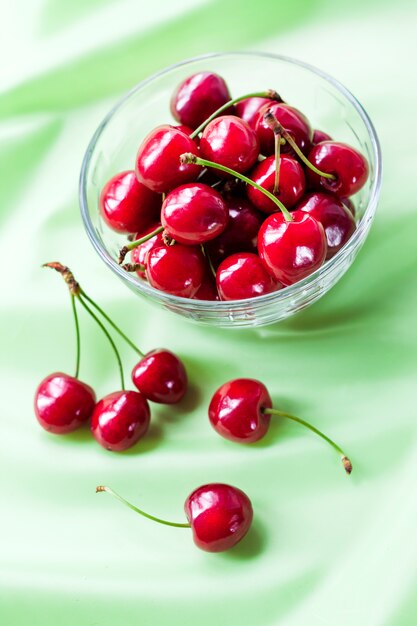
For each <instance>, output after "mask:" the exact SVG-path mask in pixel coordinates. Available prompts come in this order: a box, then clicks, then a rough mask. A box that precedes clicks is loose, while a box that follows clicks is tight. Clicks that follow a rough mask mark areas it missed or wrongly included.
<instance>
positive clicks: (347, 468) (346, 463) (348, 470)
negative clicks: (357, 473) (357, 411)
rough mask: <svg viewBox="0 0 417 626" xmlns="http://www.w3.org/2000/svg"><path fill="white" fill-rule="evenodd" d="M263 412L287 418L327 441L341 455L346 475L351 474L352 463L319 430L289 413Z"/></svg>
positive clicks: (267, 410)
mask: <svg viewBox="0 0 417 626" xmlns="http://www.w3.org/2000/svg"><path fill="white" fill-rule="evenodd" d="M263 412H264V413H266V414H267V415H277V416H278V417H287V418H288V419H290V420H293V422H297V423H298V424H301V425H302V426H305V427H306V428H309V429H310V430H311V431H312V432H313V433H315V434H316V435H318V436H319V437H321V438H322V439H324V440H325V441H327V443H329V444H330V445H331V446H332V448H334V449H335V450H336V452H338V453H339V454H340V455H341V457H342V463H343V467H344V468H345V471H346V473H347V474H350V473H351V472H352V463H351V462H350V459H349V458H348V457H347V456H346V454H345V453H344V451H343V450H342V448H341V447H340V446H338V445H337V443H335V442H334V441H333V440H332V439H330V438H329V437H327V435H325V434H324V433H322V432H321V430H319V429H318V428H316V427H315V426H312V424H309V423H308V422H305V421H304V420H302V419H301V418H299V417H295V415H290V414H289V413H285V412H284V411H278V410H277V409H264V410H263Z"/></svg>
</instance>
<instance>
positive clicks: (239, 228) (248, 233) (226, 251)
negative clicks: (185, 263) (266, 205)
mask: <svg viewBox="0 0 417 626" xmlns="http://www.w3.org/2000/svg"><path fill="white" fill-rule="evenodd" d="M225 202H226V207H227V209H228V211H229V222H228V224H227V226H226V228H225V230H224V231H223V232H222V233H221V234H220V235H219V236H218V237H216V238H215V239H213V240H212V241H210V242H209V243H208V244H207V245H206V250H207V253H208V255H209V257H210V259H211V262H212V263H213V265H214V266H215V267H217V266H218V265H219V263H220V262H221V261H222V260H223V259H224V258H226V257H227V256H229V255H231V254H234V253H235V252H257V241H258V231H259V228H260V226H261V224H262V221H263V219H264V216H263V215H262V214H261V213H259V211H257V210H256V209H255V207H254V206H253V205H252V204H251V203H250V202H248V201H247V200H246V199H245V198H241V197H234V196H230V197H227V198H226V199H225Z"/></svg>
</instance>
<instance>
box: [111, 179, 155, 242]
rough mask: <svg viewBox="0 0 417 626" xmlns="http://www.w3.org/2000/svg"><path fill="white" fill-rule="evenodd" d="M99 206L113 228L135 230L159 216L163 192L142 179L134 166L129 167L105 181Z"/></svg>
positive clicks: (142, 227)
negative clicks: (140, 179) (132, 167)
mask: <svg viewBox="0 0 417 626" xmlns="http://www.w3.org/2000/svg"><path fill="white" fill-rule="evenodd" d="M99 208H100V213H101V215H102V217H103V219H104V221H105V222H106V224H107V225H108V226H110V228H112V229H113V230H115V231H117V232H119V233H134V232H136V231H139V230H143V229H144V228H146V227H147V226H148V225H149V224H150V223H151V222H152V221H154V220H155V219H157V216H158V213H159V210H160V208H161V196H160V195H158V194H156V193H154V192H153V191H151V190H150V189H148V187H145V185H143V184H142V183H140V182H139V181H138V180H137V178H136V175H135V172H134V171H133V170H128V171H126V172H120V174H116V175H115V176H113V178H111V179H110V180H109V181H108V182H107V183H106V184H105V185H104V187H103V190H102V192H101V194H100V199H99Z"/></svg>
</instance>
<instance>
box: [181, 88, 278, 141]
mask: <svg viewBox="0 0 417 626" xmlns="http://www.w3.org/2000/svg"><path fill="white" fill-rule="evenodd" d="M246 98H268V99H269V100H275V101H276V102H283V99H282V98H281V96H280V95H279V94H278V93H277V92H276V91H275V90H274V89H267V90H266V91H255V92H254V93H247V94H246V95H245V96H239V97H238V98H233V100H229V101H228V102H226V104H223V105H222V106H221V107H219V108H218V109H217V111H214V113H212V114H211V115H210V116H209V117H208V118H207V119H206V120H205V121H204V122H203V123H202V124H200V126H198V127H197V128H196V129H195V131H193V132H192V133H191V135H190V137H191V139H194V138H195V137H197V135H198V134H199V133H201V131H202V130H204V129H205V127H206V126H207V124H209V123H210V122H211V121H212V120H214V118H215V117H217V116H218V115H221V114H222V113H223V112H224V111H227V109H228V108H229V107H231V106H233V105H234V104H237V103H238V102H242V100H246Z"/></svg>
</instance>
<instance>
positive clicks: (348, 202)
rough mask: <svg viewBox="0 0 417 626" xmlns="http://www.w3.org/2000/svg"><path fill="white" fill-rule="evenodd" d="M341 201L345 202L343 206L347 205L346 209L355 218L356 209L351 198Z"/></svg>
mask: <svg viewBox="0 0 417 626" xmlns="http://www.w3.org/2000/svg"><path fill="white" fill-rule="evenodd" d="M340 199H341V201H342V202H343V204H344V205H345V207H346V208H347V209H349V211H350V212H351V213H352V215H353V217H355V215H356V209H355V205H354V204H353V202H352V200H351V199H350V198H340Z"/></svg>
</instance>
